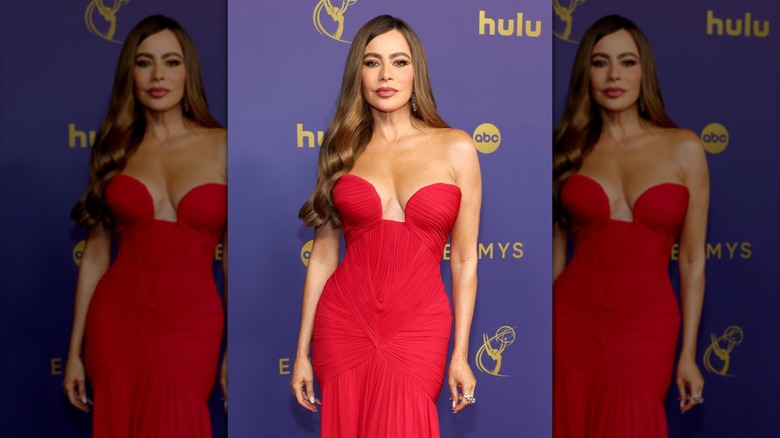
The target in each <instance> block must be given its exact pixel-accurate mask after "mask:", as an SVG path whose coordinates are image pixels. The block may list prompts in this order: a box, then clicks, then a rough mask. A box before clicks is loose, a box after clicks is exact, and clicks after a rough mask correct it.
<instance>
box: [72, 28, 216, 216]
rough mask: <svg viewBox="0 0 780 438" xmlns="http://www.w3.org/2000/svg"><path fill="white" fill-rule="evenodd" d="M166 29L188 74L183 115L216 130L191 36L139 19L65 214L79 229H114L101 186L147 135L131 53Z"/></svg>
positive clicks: (126, 41)
mask: <svg viewBox="0 0 780 438" xmlns="http://www.w3.org/2000/svg"><path fill="white" fill-rule="evenodd" d="M166 29H167V30H170V31H171V32H173V34H174V35H175V36H176V38H177V39H178V40H179V44H181V47H182V51H183V52H184V53H183V55H184V66H185V69H186V72H187V76H186V79H185V84H184V99H186V103H187V105H182V107H183V108H182V113H183V115H184V117H186V118H187V119H189V120H192V121H193V122H195V123H196V124H197V125H199V126H203V127H207V128H210V127H219V123H217V121H216V120H215V119H214V117H212V116H211V113H209V110H208V102H207V100H206V94H205V92H204V90H203V80H202V79H201V75H200V65H199V63H198V54H197V51H196V50H195V44H194V43H193V42H192V38H190V36H189V35H188V34H187V32H186V31H185V30H184V28H183V27H182V26H181V25H180V24H179V23H177V22H176V21H175V20H173V19H171V18H168V17H165V16H162V15H152V16H150V17H147V18H145V19H143V20H141V21H140V22H139V23H138V24H136V25H135V27H133V29H132V30H130V33H129V34H128V35H127V38H125V42H124V44H123V45H122V50H121V52H120V54H119V61H118V62H117V66H116V73H115V75H114V86H113V90H112V93H111V102H110V104H109V108H108V114H107V115H106V118H105V119H104V120H103V123H102V124H101V125H100V129H99V130H98V133H97V137H96V138H95V144H94V146H93V147H92V155H91V159H90V169H89V183H88V185H87V190H86V191H85V192H84V194H83V195H82V196H81V199H79V201H78V202H77V203H76V205H75V206H74V207H73V209H72V210H71V213H70V217H71V218H72V219H73V220H74V221H76V223H77V224H78V225H82V226H92V225H96V224H98V223H101V222H102V223H103V224H104V225H106V226H107V227H109V228H111V227H113V225H114V219H113V216H112V214H111V211H110V210H109V208H108V206H107V205H106V202H105V190H106V187H107V186H108V183H109V181H110V180H111V178H112V177H113V176H114V175H116V174H117V173H118V172H121V171H122V169H124V167H125V164H127V160H128V158H129V157H130V156H131V155H132V154H133V152H135V150H136V149H137V148H138V145H139V144H140V143H141V141H142V140H143V138H144V134H145V132H146V118H145V116H144V107H143V105H142V104H141V103H140V102H139V101H138V98H137V96H136V95H135V87H134V85H135V84H134V80H133V70H134V68H135V55H136V52H137V51H138V46H140V45H141V43H142V42H143V41H144V40H145V39H146V38H148V37H149V36H151V35H154V34H156V33H158V32H162V31H163V30H166ZM184 107H186V110H185V109H184Z"/></svg>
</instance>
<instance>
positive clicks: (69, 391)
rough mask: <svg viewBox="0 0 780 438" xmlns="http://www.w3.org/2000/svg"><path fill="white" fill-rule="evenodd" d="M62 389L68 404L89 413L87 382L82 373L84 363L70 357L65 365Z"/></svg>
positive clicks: (78, 358)
mask: <svg viewBox="0 0 780 438" xmlns="http://www.w3.org/2000/svg"><path fill="white" fill-rule="evenodd" d="M62 389H63V390H64V391H65V395H67V396H68V400H69V401H70V404H72V405H73V406H75V407H76V408H77V409H80V410H82V411H84V412H89V405H90V404H92V400H90V399H89V398H88V397H87V380H86V373H85V372H84V363H83V362H82V361H81V358H80V357H70V358H68V361H67V362H66V363H65V377H64V378H63V380H62Z"/></svg>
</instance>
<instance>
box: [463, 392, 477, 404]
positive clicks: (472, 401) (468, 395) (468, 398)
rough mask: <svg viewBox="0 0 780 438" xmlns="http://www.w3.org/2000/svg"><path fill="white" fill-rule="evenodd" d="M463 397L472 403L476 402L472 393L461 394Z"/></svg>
mask: <svg viewBox="0 0 780 438" xmlns="http://www.w3.org/2000/svg"><path fill="white" fill-rule="evenodd" d="M463 398H464V399H466V401H467V402H469V403H470V404H472V405H473V404H474V403H476V402H477V398H476V397H474V394H463Z"/></svg>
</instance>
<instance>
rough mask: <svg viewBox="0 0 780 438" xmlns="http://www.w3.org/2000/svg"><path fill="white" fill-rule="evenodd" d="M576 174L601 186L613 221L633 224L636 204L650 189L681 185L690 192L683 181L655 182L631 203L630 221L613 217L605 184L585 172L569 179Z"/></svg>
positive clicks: (600, 188)
mask: <svg viewBox="0 0 780 438" xmlns="http://www.w3.org/2000/svg"><path fill="white" fill-rule="evenodd" d="M574 176H579V177H581V178H584V179H585V180H586V181H590V182H592V183H593V184H595V185H596V186H597V187H598V188H599V190H600V191H601V194H602V195H604V198H605V199H606V200H607V207H609V208H610V214H609V220H610V221H612V222H620V223H626V224H633V223H634V218H635V215H634V210H635V209H636V205H637V204H638V203H639V201H640V200H641V199H642V198H643V197H644V196H645V195H646V194H648V192H650V191H652V190H655V189H657V188H660V187H663V186H672V187H681V188H683V189H685V191H686V192H689V191H688V187H687V186H686V185H685V184H681V183H676V182H671V181H667V182H662V183H658V184H653V185H651V186H649V187H647V188H645V189H644V190H642V192H641V193H639V196H637V197H636V199H634V205H631V206H629V210H630V211H631V220H630V221H626V220H622V219H616V218H613V217H612V211H611V210H612V208H611V207H612V201H611V200H610V199H609V195H608V194H607V191H606V190H604V186H603V185H601V183H600V182H598V181H597V180H596V179H595V178H593V177H590V176H588V175H585V174H582V173H575V174H572V175H571V176H570V177H569V179H571V178H572V177H574Z"/></svg>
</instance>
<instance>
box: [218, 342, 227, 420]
mask: <svg viewBox="0 0 780 438" xmlns="http://www.w3.org/2000/svg"><path fill="white" fill-rule="evenodd" d="M227 373H228V364H227V351H225V356H224V357H223V358H222V367H221V368H220V370H219V386H221V387H222V400H224V402H225V412H226V413H227V406H228V403H227V390H228V383H227Z"/></svg>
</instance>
